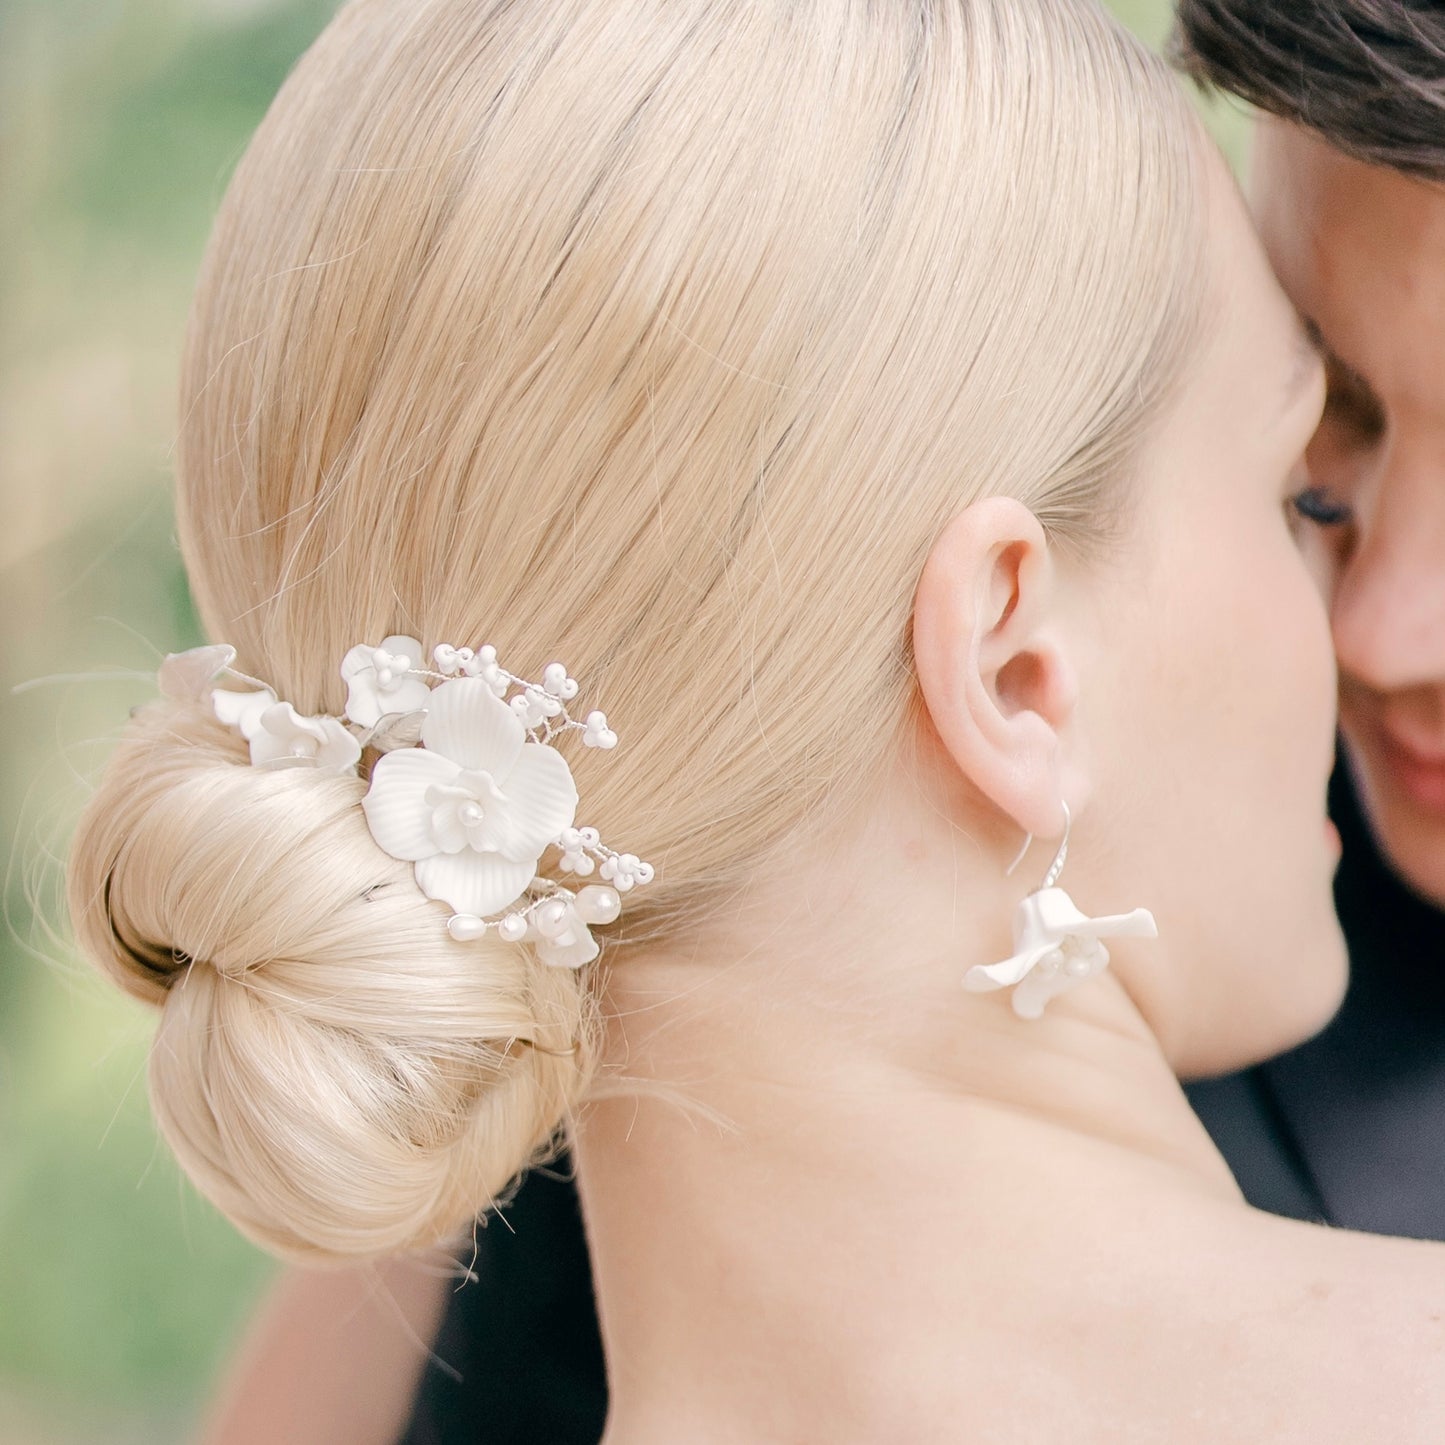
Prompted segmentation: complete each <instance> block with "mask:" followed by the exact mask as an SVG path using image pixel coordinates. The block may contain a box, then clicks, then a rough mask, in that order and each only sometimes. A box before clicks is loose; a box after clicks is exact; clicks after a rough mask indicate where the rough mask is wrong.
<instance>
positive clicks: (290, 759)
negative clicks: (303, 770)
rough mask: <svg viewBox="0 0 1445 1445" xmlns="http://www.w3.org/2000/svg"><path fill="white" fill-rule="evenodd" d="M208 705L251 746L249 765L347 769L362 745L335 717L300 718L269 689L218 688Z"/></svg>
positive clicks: (343, 771) (351, 766) (327, 769)
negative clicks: (245, 690)
mask: <svg viewBox="0 0 1445 1445" xmlns="http://www.w3.org/2000/svg"><path fill="white" fill-rule="evenodd" d="M211 706H212V707H213V708H214V709H215V713H216V716H217V717H218V718H220V720H221V721H222V722H223V723H226V724H227V725H228V726H230V727H233V728H236V729H237V730H238V731H239V732H240V734H241V736H242V737H243V738H245V739H246V741H247V742H248V743H250V744H251V763H252V765H253V766H254V767H258V768H296V767H314V768H317V769H319V770H320V771H321V772H323V773H349V772H350V771H351V770H352V769H353V768H355V766H356V764H357V762H358V761H359V760H360V758H361V744H360V743H359V742H357V740H356V739H355V738H354V737H352V735H351V734H350V733H349V732H348V731H347V730H346V728H345V727H343V726H342V724H341V723H340V722H339V721H338V720H337V719H336V718H334V717H324V716H323V717H303V716H302V715H301V714H300V713H298V712H297V711H296V709H295V708H294V707H292V706H291V704H290V703H289V702H277V701H276V694H275V693H274V692H272V691H271V689H270V688H269V687H266V688H261V689H259V690H257V691H254V692H233V691H231V690H229V689H227V688H217V689H216V690H215V692H214V693H212V694H211Z"/></svg>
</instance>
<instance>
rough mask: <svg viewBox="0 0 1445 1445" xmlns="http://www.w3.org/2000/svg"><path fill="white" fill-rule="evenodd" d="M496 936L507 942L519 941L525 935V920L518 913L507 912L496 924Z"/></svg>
mask: <svg viewBox="0 0 1445 1445" xmlns="http://www.w3.org/2000/svg"><path fill="white" fill-rule="evenodd" d="M497 936H498V937H499V938H502V939H504V940H505V941H506V942H507V943H520V942H521V941H522V940H523V939H524V938H525V937H526V936H527V920H526V919H525V918H523V917H522V915H521V914H520V913H509V914H507V916H506V917H505V918H504V919H502V921H501V922H500V923H499V924H497Z"/></svg>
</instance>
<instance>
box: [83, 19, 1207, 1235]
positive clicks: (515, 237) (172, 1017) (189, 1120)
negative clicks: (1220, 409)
mask: <svg viewBox="0 0 1445 1445" xmlns="http://www.w3.org/2000/svg"><path fill="white" fill-rule="evenodd" d="M1196 145H1197V142H1196V141H1195V139H1194V127H1193V122H1192V120H1191V118H1190V116H1189V114H1188V111H1187V108H1186V106H1185V104H1184V102H1183V101H1182V100H1181V98H1180V97H1179V95H1178V93H1177V92H1176V90H1175V87H1174V85H1173V83H1172V82H1171V81H1170V80H1169V78H1168V76H1167V75H1166V74H1165V73H1164V71H1163V69H1162V67H1161V66H1160V64H1159V63H1158V62H1157V61H1156V60H1155V59H1154V58H1153V57H1151V56H1149V55H1148V54H1147V53H1145V52H1144V51H1143V50H1141V49H1140V47H1139V46H1138V45H1137V44H1136V43H1135V42H1134V41H1132V40H1131V39H1130V38H1129V37H1128V36H1127V35H1126V34H1125V33H1124V32H1122V31H1121V30H1120V29H1119V28H1118V27H1117V26H1116V25H1115V24H1114V23H1113V22H1111V21H1110V20H1108V19H1107V18H1106V17H1105V16H1104V15H1103V14H1102V13H1101V12H1100V11H1098V10H1097V9H1096V7H1095V6H1094V5H1093V4H1092V3H1089V0H893V3H877V0H551V3H549V4H546V5H512V4H508V3H505V0H413V3H410V4H407V5H405V6H402V5H397V4H395V3H391V0H353V3H351V4H350V5H349V6H347V7H346V8H345V9H344V10H343V11H342V12H341V13H340V15H339V16H338V17H337V19H336V20H335V21H334V22H333V24H332V25H331V27H330V28H329V29H328V30H327V32H326V33H325V34H324V35H323V36H322V37H321V39H320V40H319V41H318V42H317V43H316V45H315V46H314V47H313V49H312V50H311V51H310V52H309V53H308V54H307V55H306V57H305V58H304V59H303V60H302V61H301V63H300V64H299V66H298V67H297V69H296V71H295V73H294V74H293V75H292V77H291V78H290V80H289V81H288V82H287V84H286V86H285V87H284V89H283V90H282V92H281V94H280V96H279V97H278V99H277V100H276V102H275V104H274V105H273V107H272V109H271V112H270V114H269V115H268V116H267V118H266V120H265V122H264V123H263V124H262V126H261V128H260V130H259V132H258V133H257V135H256V137H255V140H254V141H253V143H252V145H251V147H250V149H249V151H248V153H247V155H246V157H245V158H244V160H243V162H242V163H241V165H240V167H239V169H238V171H237V174H236V176H235V179H234V181H233V183H232V185H231V187H230V190H229V193H228V194H227V197H226V199H225V202H224V205H223V207H222V209H221V213H220V216H219V218H218V221H217V224H216V228H215V233H214V237H213V239H212V242H211V245H210V250H209V254H208V258H207V261H206V265H205V270H204V274H203V276H202V279H201V282H200V287H199V294H198V297H197V300H196V304H195V310H194V316H193V321H192V325H191V330H190V339H189V346H188V350H187V355H186V359H185V367H184V384H183V390H182V414H183V418H184V420H183V425H182V430H181V438H180V449H179V513H180V527H181V536H182V542H183V546H184V550H185V554H186V559H187V563H188V566H189V569H190V575H191V580H192V583H193V586H194V591H195V596H196V598H197V600H198V604H199V607H200V610H201V613H202V616H203V619H204V621H205V624H206V627H207V629H208V631H209V633H210V634H211V635H212V636H214V637H218V638H222V639H225V640H227V641H230V642H232V643H234V644H236V645H237V646H238V647H239V649H240V659H239V663H238V665H239V666H241V667H244V668H245V670H246V671H247V672H250V673H253V674H255V675H258V676H261V677H264V678H266V679H267V680H268V681H269V682H271V683H272V684H273V685H274V686H275V687H276V688H277V690H278V691H279V693H280V695H281V696H282V697H285V698H288V699H290V700H291V701H292V702H294V703H295V704H296V706H297V707H298V708H300V709H301V710H302V711H308V712H314V711H330V712H339V711H340V708H341V706H342V704H343V702H344V688H343V685H342V683H341V681H340V678H339V676H338V674H337V671H336V667H337V663H338V661H339V659H340V658H341V656H342V654H343V653H344V652H345V651H346V649H347V648H348V647H349V646H350V645H351V644H353V643H355V642H357V641H362V640H370V641H372V642H376V641H379V640H380V639H381V638H382V637H383V636H384V635H386V634H388V633H392V632H408V633H411V634H413V635H415V636H417V637H419V638H420V639H422V641H423V644H424V646H425V647H426V648H427V649H428V650H430V648H431V647H432V646H433V645H434V644H436V643H437V642H441V641H447V642H453V643H458V644H463V643H468V644H473V645H478V644H480V643H482V642H484V641H485V642H490V643H492V644H494V645H495V646H496V647H497V649H498V652H499V654H500V655H501V657H502V658H503V660H504V662H505V663H506V665H507V666H508V667H509V668H510V669H512V670H513V671H514V672H520V673H522V674H523V675H526V676H538V675H540V674H539V669H540V668H541V667H542V666H543V665H544V664H545V663H547V662H549V661H551V660H552V658H553V657H554V656H560V657H562V658H564V659H565V661H566V662H567V664H568V666H569V668H570V669H571V671H572V672H573V673H574V674H575V675H577V676H579V677H580V678H581V679H583V681H584V685H585V686H586V688H587V699H588V703H589V705H590V706H598V707H603V708H605V709H606V711H607V712H608V714H609V716H610V717H612V718H613V719H615V721H616V723H617V726H618V727H619V728H620V729H621V730H622V731H623V734H624V745H623V746H622V747H621V748H620V749H618V750H617V751H616V752H615V753H613V754H608V755H606V757H605V759H604V760H601V761H599V759H598V757H597V756H596V755H590V754H583V753H582V752H581V750H578V752H577V753H575V754H572V755H571V760H572V761H573V764H574V771H575V774H576V777H577V781H578V785H579V790H580V792H581V796H582V798H583V812H584V814H585V818H584V819H583V821H586V822H588V823H591V824H594V825H596V826H598V827H599V828H600V829H601V831H602V834H603V836H604V837H608V838H613V837H616V838H619V839H626V840H627V843H626V846H628V847H629V848H634V849H635V851H637V852H639V853H640V854H642V855H643V856H645V857H648V858H650V859H652V860H653V861H654V862H655V863H656V864H657V865H658V878H657V880H656V881H655V882H654V883H653V884H652V885H651V886H650V887H649V888H648V889H647V890H646V891H645V893H638V894H634V895H632V896H631V897H630V898H629V902H628V909H627V911H626V912H625V914H624V920H623V923H622V925H620V926H619V927H618V928H616V929H613V930H610V931H609V932H610V933H611V934H612V936H613V939H614V940H615V941H612V940H609V941H608V942H607V943H606V944H605V948H606V949H610V950H612V951H613V952H614V956H615V957H621V956H622V955H623V953H625V952H626V951H628V950H634V949H642V948H646V947H647V946H648V945H649V943H654V942H656V941H657V940H660V939H666V938H669V937H673V936H675V935H676V934H677V933H678V932H679V931H680V930H686V929H695V928H697V927H699V926H700V924H701V922H702V921H704V920H705V919H706V918H707V916H708V912H709V910H710V909H714V908H716V907H717V906H718V904H719V902H720V900H722V899H724V898H726V897H727V896H728V894H729V893H730V892H732V891H735V890H737V889H739V888H741V887H742V886H743V885H745V883H746V881H747V879H748V877H749V875H750V874H751V872H752V870H754V869H755V868H756V867H757V864H758V860H759V859H760V858H761V857H763V856H765V855H766V854H767V853H769V852H770V851H771V850H773V849H776V848H779V847H781V846H784V845H785V844H787V843H788V842H789V841H790V840H795V839H797V838H798V837H799V836H800V833H801V831H802V830H803V829H805V828H809V829H811V828H818V827H820V826H822V825H823V823H824V822H825V821H826V819H827V818H829V817H830V816H834V815H835V813H840V812H842V811H843V810H846V809H848V808H851V807H854V806H857V805H859V804H860V803H863V804H866V801H867V798H868V796H869V791H870V789H871V788H872V787H873V786H875V784H876V780H877V778H878V776H879V768H878V763H877V760H878V759H879V758H880V757H882V756H884V755H887V754H890V753H892V752H893V751H894V750H897V749H899V748H901V747H904V746H906V744H907V741H908V739H909V738H910V737H911V736H912V735H913V729H914V728H915V727H916V726H917V722H918V711H917V710H918V708H919V701H918V697H917V688H916V684H915V681H914V677H913V674H912V670H911V666H910V656H909V650H908V634H909V619H910V614H911V606H912V598H913V591H914V587H915V584H916V582H917V579H918V576H919V573H920V571H921V569H922V565H923V562H924V559H925V557H926V556H927V553H928V550H929V548H930V546H931V545H932V542H933V540H934V539H935V537H936V536H937V534H938V533H939V531H940V530H941V528H942V527H943V525H944V524H945V523H946V522H947V521H948V519H949V518H950V517H951V516H953V515H954V514H955V513H957V512H958V511H959V510H961V509H962V508H963V507H964V506H966V505H967V504H968V503H969V502H970V501H971V500H973V499H975V498H977V497H979V496H981V495H985V494H990V493H1006V494H1008V495H1011V496H1014V497H1017V498H1019V499H1020V500H1022V501H1023V502H1025V503H1026V504H1027V505H1029V506H1030V507H1032V508H1033V509H1034V510H1035V512H1036V513H1037V514H1038V516H1039V517H1040V518H1041V519H1042V520H1043V522H1044V523H1045V525H1046V526H1047V528H1048V529H1049V531H1050V532H1051V534H1052V535H1053V537H1054V538H1055V539H1056V541H1057V542H1058V543H1059V544H1060V545H1068V546H1074V547H1078V548H1083V549H1087V548H1089V547H1092V546H1096V545H1098V544H1099V543H1100V542H1101V541H1103V540H1105V539H1107V538H1108V537H1109V536H1110V535H1111V533H1112V531H1113V530H1114V529H1115V528H1116V526H1117V523H1118V519H1119V516H1120V514H1121V510H1122V509H1123V508H1124V507H1125V506H1126V505H1127V494H1128V486H1127V471H1128V465H1129V461H1130V458H1131V455H1132V453H1133V450H1134V448H1135V446H1136V443H1137V442H1138V440H1139V439H1140V437H1141V435H1142V434H1143V432H1144V430H1145V429H1146V428H1147V426H1148V425H1149V423H1150V422H1151V420H1152V418H1153V417H1154V416H1155V414H1156V413H1157V411H1158V409H1159V407H1160V405H1161V403H1162V401H1163V400H1164V398H1165V397H1166V396H1167V395H1168V394H1169V392H1170V389H1171V386H1172V385H1173V383H1174V381H1175V379H1176V378H1177V376H1178V375H1179V373H1180V369H1181V366H1182V362H1183V358H1184V356H1185V353H1186V350H1187V349H1188V346H1189V342H1190V338H1191V336H1192V335H1193V334H1194V332H1195V327H1196V324H1197V320H1198V316H1199V314H1200V307H1201V300H1202V293H1203V290H1204V287H1205V282H1204V280H1203V279H1202V276H1203V268H1202V266H1201V265H1200V252H1199V230H1200V225H1199V218H1198V208H1199V187H1198V183H1197V177H1196V174H1195V170H1196ZM364 791H365V783H364V782H363V781H358V780H356V779H348V778H334V777H330V778H328V777H321V776H318V775H316V774H313V773H307V772H304V771H288V772H281V773H267V772H264V771H261V770H257V769H253V768H251V767H249V766H248V765H247V756H246V753H245V748H244V744H241V743H240V742H239V741H238V740H237V738H236V737H235V736H234V735H233V734H232V733H230V732H229V731H227V730H226V729H223V728H221V727H220V726H219V725H218V724H217V723H216V722H215V721H214V719H212V718H210V717H209V716H208V715H207V714H206V711H205V709H204V708H203V707H199V706H186V705H182V704H177V703H175V702H160V703H156V704H153V705H150V706H148V707H146V708H143V709H142V710H141V711H140V712H139V713H138V714H137V716H136V717H135V719H134V720H133V722H132V724H131V727H130V730H129V734H128V736H127V738H126V740H125V742H124V744H123V745H122V746H121V748H120V749H119V751H118V752H117V754H116V756H115V758H114V760H113V761H112V762H111V764H110V766H109V768H108V771H107V773H106V775H105V778H104V780H103V782H102V784H101V786H100V789H99V791H98V792H97V794H96V796H95V797H94V799H93V801H92V802H91V804H90V806H89V808H88V810H87V812H86V815H85V817H84V819H83V821H82V824H81V827H80V829H79V833H78V836H77V839H76V842H75V845H74V851H73V857H72V863H71V874H70V899H71V908H72V912H73V916H74V919H75V923H76V927H77V930H78V934H79V937H80V940H81V943H82V945H83V946H84V948H85V949H86V951H87V952H88V953H90V954H91V955H92V956H93V957H94V958H96V959H97V960H98V961H99V962H100V963H101V965H102V966H103V967H105V968H106V969H108V970H109V972H110V973H111V974H112V976H113V977H114V978H115V979H116V980H117V982H118V983H120V985H121V986H122V987H124V988H126V989H128V990H129V991H130V992H132V993H133V994H136V995H137V996H139V997H141V998H143V999H147V1000H149V1001H151V1002H153V1003H154V1004H156V1005H157V1006H159V1007H160V1009H161V1023H160V1027H159V1030H158V1034H157V1038H156V1043H155V1047H154V1050H153V1053H152V1063H151V1089H152V1097H153V1100H154V1107H155V1110H156V1113H157V1115H158V1117H159V1120H160V1122H161V1125H162V1127H163V1129H164V1131H165V1133H166V1135H167V1137H168V1138H169V1140H170V1142H171V1143H172V1145H173V1146H174V1148H175V1150H176V1152H177V1154H178V1155H179V1156H180V1158H181V1160H182V1162H183V1163H184V1165H185V1167H186V1168H187V1169H188V1170H189V1172H190V1173H191V1175H192V1176H193V1177H194V1178H195V1180H196V1181H197V1183H198V1184H199V1186H200V1187H201V1189H202V1190H203V1191H204V1192H205V1193H206V1194H207V1195H208V1196H209V1197H210V1198H212V1199H213V1200H214V1201H215V1202H216V1203H218V1204H219V1205H220V1207H221V1208H222V1209H224V1210H225V1211H226V1212H227V1213H229V1214H230V1215H231V1217H232V1218H233V1219H235V1221H236V1222H237V1224H238V1225H239V1226H240V1227H241V1228H242V1229H243V1230H244V1231H245V1232H246V1233H247V1234H249V1235H250V1236H251V1237H252V1238H254V1239H256V1240H259V1241H261V1242H262V1243H263V1244H265V1245H267V1246H269V1247H270V1248H272V1249H274V1250H277V1251H279V1252H282V1253H285V1254H289V1255H293V1256H299V1257H306V1258H313V1259H319V1258H335V1257H342V1256H350V1257H355V1256H366V1255H375V1254H381V1253H385V1252H389V1251H395V1250H400V1249H403V1248H407V1247H410V1246H417V1245H423V1244H427V1243H430V1242H434V1241H439V1240H443V1239H446V1238H448V1237H450V1236H451V1235H452V1234H453V1233H454V1232H455V1231H456V1230H458V1229H459V1228H461V1227H463V1226H465V1225H466V1223H467V1222H468V1221H469V1220H470V1219H471V1218H472V1217H473V1216H474V1215H475V1214H476V1213H477V1211H478V1210H479V1209H481V1208H482V1207H484V1206H485V1205H486V1204H487V1203H488V1202H489V1201H490V1200H492V1199H494V1198H495V1197H496V1196H497V1194H498V1193H499V1192H500V1191H501V1190H503V1189H504V1188H505V1187H506V1185H507V1184H508V1182H509V1181H510V1180H511V1179H513V1178H514V1177H515V1176H516V1174H517V1173H518V1171H519V1170H521V1169H522V1168H524V1167H525V1166H526V1165H527V1164H528V1162H529V1161H531V1160H533V1159H535V1158H536V1157H537V1156H538V1155H539V1153H541V1152H542V1151H545V1150H546V1149H547V1147H548V1145H549V1142H550V1141H551V1140H552V1139H553V1138H554V1136H555V1135H556V1133H557V1131H558V1129H559V1126H561V1125H562V1124H563V1123H564V1121H565V1120H566V1118H567V1116H568V1113H569V1111H570V1110H571V1109H572V1108H573V1107H575V1105H576V1104H577V1102H578V1101H579V1100H580V1099H581V1098H582V1097H583V1095H584V1093H585V1091H586V1090H587V1088H588V1085H589V1081H590V1080H591V1078H592V1075H593V1072H594V1069H595V1062H596V1054H597V1048H596V1044H595V1036H596V1029H595V1016H596V1011H597V1010H596V998H595V991H596V988H597V983H596V979H597V977H598V973H597V970H595V969H594V970H590V971H588V972H587V973H585V974H583V975H580V976H579V975H574V974H571V973H568V972H566V971H560V970H550V969H547V968H545V967H543V966H542V965H540V964H539V963H538V962H537V961H536V960H535V958H534V957H533V956H532V954H531V953H530V951H529V950H528V949H526V948H525V947H523V946H519V945H507V944H504V943H501V942H500V941H498V940H496V939H495V938H491V939H489V941H488V942H487V943H486V944H485V945H480V946H479V945H476V944H470V945H462V944H457V943H453V942H452V941H451V940H450V939H449V938H448V937H447V935H446V933H445V929H444V927H443V922H444V916H445V915H444V912H443V911H442V910H441V909H440V908H439V906H438V905H436V904H434V903H430V902H428V901H427V900H426V899H424V898H423V897H422V896H421V894H420V893H419V892H418V890H417V889H416V886H415V884H414V881H413V880H412V877H411V870H410V867H409V865H406V864H400V863H397V862H395V861H394V860H392V859H390V858H388V857H387V856H385V855H384V854H382V853H381V852H380V851H379V850H378V849H377V848H376V847H375V845H374V844H373V843H372V841H371V838H370V835H369V833H368V831H367V828H366V824H365V821H364V818H363V815H362V812H361V809H360V808H359V807H358V806H357V803H358V801H359V799H360V797H361V795H362V794H363V793H364ZM606 957H607V953H606V952H604V959H606Z"/></svg>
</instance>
